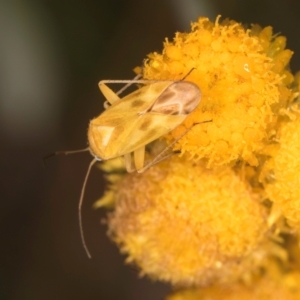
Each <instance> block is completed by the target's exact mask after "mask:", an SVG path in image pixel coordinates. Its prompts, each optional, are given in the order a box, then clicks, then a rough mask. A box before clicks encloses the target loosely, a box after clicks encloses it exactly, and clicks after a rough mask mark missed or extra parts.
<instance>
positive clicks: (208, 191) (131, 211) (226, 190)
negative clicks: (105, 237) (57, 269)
mask: <svg viewBox="0 0 300 300" xmlns="http://www.w3.org/2000/svg"><path fill="white" fill-rule="evenodd" d="M258 200H259V199H258V197H257V195H256V194H254V193H253V192H251V189H250V188H249V187H248V186H247V185H246V184H245V182H243V180H242V179H241V178H240V177H239V176H237V175H236V174H235V173H234V172H233V171H232V170H231V169H230V168H228V167H221V168H218V169H216V170H214V171H212V170H207V169H206V168H204V167H203V166H202V165H194V164H193V163H192V162H191V161H183V160H182V159H179V158H173V159H172V160H170V161H169V162H164V163H161V164H159V165H157V166H154V167H152V168H151V169H149V170H148V171H147V172H145V173H143V174H137V173H133V174H130V175H128V176H126V178H125V179H124V180H123V182H121V183H120V184H119V185H118V186H117V191H116V193H115V201H116V206H115V212H114V213H113V214H112V215H111V217H110V219H109V226H110V233H111V236H112V237H113V239H114V240H115V241H116V242H117V243H118V244H119V245H120V246H121V249H122V251H123V252H126V253H128V255H129V257H128V259H127V261H128V262H135V263H136V264H137V265H138V266H139V267H140V268H141V271H142V273H143V274H148V275H150V276H151V277H153V278H156V279H160V280H163V281H168V282H171V283H173V284H177V285H185V286H190V285H195V284H197V285H199V284H206V283H208V282H211V281H215V280H219V281H223V280H225V281H230V280H233V279H235V278H237V277H239V276H242V275H245V274H246V273H247V272H248V270H249V269H250V266H249V264H248V265H247V266H246V264H243V263H242V259H243V258H245V257H247V256H248V255H249V253H251V252H252V251H253V250H255V249H256V248H257V246H258V244H259V243H260V242H261V240H262V238H263V236H264V234H265V233H266V231H267V225H266V222H265V221H266V218H265V216H266V211H265V208H264V207H263V206H262V205H261V204H260V203H259V201H258Z"/></svg>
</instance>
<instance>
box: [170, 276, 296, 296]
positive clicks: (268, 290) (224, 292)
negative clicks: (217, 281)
mask: <svg viewBox="0 0 300 300" xmlns="http://www.w3.org/2000/svg"><path fill="white" fill-rule="evenodd" d="M299 284H300V273H299V272H295V273H290V274H286V275H285V276H284V277H282V278H280V280H279V279H277V280H275V279H274V278H269V277H264V278H260V279H257V280H256V281H254V282H253V283H252V284H251V285H250V286H247V285H245V284H243V283H236V284H232V285H227V286H226V285H223V286H216V285H214V286H211V287H207V288H201V289H189V290H183V291H180V292H177V293H174V294H173V295H172V296H169V297H168V298H167V299H166V300H254V299H255V300H270V299H271V300H275V299H278V300H298V299H300V289H299Z"/></svg>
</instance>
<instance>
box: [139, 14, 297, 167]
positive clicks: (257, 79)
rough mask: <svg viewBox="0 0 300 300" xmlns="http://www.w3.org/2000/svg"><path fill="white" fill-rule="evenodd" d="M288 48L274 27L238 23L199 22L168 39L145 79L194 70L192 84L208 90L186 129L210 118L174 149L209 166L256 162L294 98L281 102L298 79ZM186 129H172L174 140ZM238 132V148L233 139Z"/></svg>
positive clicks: (148, 65) (174, 76) (154, 56)
mask: <svg viewBox="0 0 300 300" xmlns="http://www.w3.org/2000/svg"><path fill="white" fill-rule="evenodd" d="M285 44H286V39H285V37H282V36H277V37H275V38H274V37H273V33H272V28H271V27H266V28H260V27H259V26H257V25H256V26H252V27H251V28H249V29H246V28H245V27H243V26H242V25H241V24H239V23H236V22H234V21H228V20H224V21H223V22H219V18H217V20H216V22H214V23H213V22H211V21H209V20H208V19H207V18H199V20H198V22H195V23H193V24H192V31H191V32H190V33H187V34H182V33H177V34H176V35H175V38H174V39H173V41H169V40H166V42H165V43H164V49H163V51H162V53H156V52H155V53H151V54H150V55H149V59H148V61H147V62H146V63H145V66H144V70H143V75H144V77H145V78H146V79H182V78H185V75H186V74H188V72H189V71H191V70H192V69H193V71H192V72H191V74H189V75H188V76H187V78H185V80H189V81H192V82H194V83H196V84H197V85H198V86H199V88H200V90H201V92H202V100H201V103H200V105H199V106H198V108H197V109H196V110H195V111H194V112H193V113H192V114H191V115H190V116H189V118H187V120H186V122H184V123H183V124H182V125H181V126H179V127H183V128H188V127H189V126H191V125H190V124H199V123H201V122H203V121H207V120H211V122H210V123H207V124H206V125H205V126H202V125H197V126H194V127H193V128H192V130H190V131H189V133H188V134H186V135H185V136H184V137H183V138H181V139H180V140H179V141H178V142H177V143H176V145H175V147H174V150H178V151H180V152H181V153H187V154H189V156H190V158H192V159H194V161H197V160H199V159H200V158H205V159H207V161H208V166H214V165H224V164H228V163H232V162H235V161H237V160H244V161H245V162H247V163H249V164H251V165H257V164H258V159H257V157H258V156H259V155H260V153H261V152H262V150H263V148H264V146H265V145H266V144H268V143H269V142H270V133H271V131H272V129H273V128H272V126H273V125H274V123H276V114H277V113H278V110H279V108H280V107H286V106H287V102H289V101H290V100H291V97H289V95H287V97H285V99H283V97H282V87H284V86H285V84H289V83H290V80H292V76H291V74H290V72H289V70H288V63H289V61H290V58H291V56H292V54H293V52H292V51H290V50H288V49H285ZM157 66H159V70H160V72H158V68H157ZM284 78H286V79H284ZM276 104H280V105H277V106H276ZM253 107H257V108H259V109H256V110H255V112H254V111H253V110H251V108H253ZM232 122H234V123H235V125H234V126H233V124H232ZM216 130H217V131H218V132H219V133H217V132H216ZM181 132H182V130H181V129H180V128H177V129H175V130H173V131H172V132H171V133H170V134H169V135H168V136H167V140H169V142H171V141H174V140H176V139H178V138H179V136H180V133H181ZM202 135H205V136H206V139H205V141H204V142H205V144H203V139H201V138H200V137H201V136H202ZM237 135H238V136H239V137H241V138H242V140H241V141H240V142H239V146H237V144H236V143H235V139H233V138H232V137H236V136H237ZM207 141H208V143H207ZM220 145H221V146H220ZM224 150H226V151H224Z"/></svg>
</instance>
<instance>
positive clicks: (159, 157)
mask: <svg viewBox="0 0 300 300" xmlns="http://www.w3.org/2000/svg"><path fill="white" fill-rule="evenodd" d="M211 121H212V120H209V121H203V122H199V123H195V124H193V125H192V126H191V127H189V128H188V129H187V130H186V131H185V132H184V133H183V134H182V135H181V136H179V137H178V138H177V139H175V140H174V141H173V142H172V143H171V144H170V145H168V146H167V147H165V149H163V150H162V151H161V152H160V153H159V154H158V155H157V156H156V157H154V159H153V160H151V161H150V162H148V163H147V164H146V165H145V166H144V167H143V168H141V169H138V170H137V172H138V173H143V172H145V171H146V170H147V169H149V168H150V167H152V166H153V165H156V164H158V163H159V162H161V161H162V160H164V159H166V158H168V157H170V156H172V155H174V154H176V153H177V152H176V151H174V152H171V153H168V154H166V152H167V151H168V150H170V149H171V148H172V147H173V146H174V145H175V144H176V143H177V142H178V141H179V140H180V139H181V138H183V137H184V136H185V135H186V134H187V133H188V132H189V131H190V130H191V129H192V128H193V127H194V126H196V125H199V124H203V123H208V122H211Z"/></svg>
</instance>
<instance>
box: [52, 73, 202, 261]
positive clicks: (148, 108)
mask: <svg viewBox="0 0 300 300" xmlns="http://www.w3.org/2000/svg"><path fill="white" fill-rule="evenodd" d="M192 70H193V69H192ZM192 70H191V71H192ZM191 71H190V72H191ZM190 72H189V73H188V74H187V75H186V76H185V78H186V77H187V76H188V75H189V74H190ZM139 77H140V76H137V77H136V78H134V79H133V80H102V81H100V82H99V88H100V90H101V92H102V94H103V95H104V97H105V98H106V100H107V101H106V102H105V103H104V108H105V111H104V112H103V113H102V114H101V115H100V116H98V117H97V118H95V119H93V120H91V121H90V124H89V128H88V143H89V147H88V148H87V149H83V150H79V151H65V152H56V154H58V153H64V154H70V153H75V152H81V151H87V150H89V151H90V152H91V154H92V156H94V159H93V160H92V162H91V163H90V165H89V167H88V170H87V173H86V176H85V179H84V183H83V186H82V189H81V195H80V200H79V205H78V211H79V227H80V234H81V239H82V244H83V247H84V249H85V251H86V253H87V256H88V257H89V258H91V255H90V252H89V250H88V248H87V246H86V242H85V238H84V233H83V227H82V216H81V207H82V202H83V196H84V191H85V187H86V183H87V179H88V176H89V173H90V170H91V168H92V166H93V165H94V164H95V162H97V161H103V160H109V159H112V158H116V157H120V156H124V159H125V166H126V170H127V171H128V172H133V171H137V172H139V173H142V172H144V171H145V170H146V169H148V168H149V167H151V166H152V165H154V164H156V163H158V162H160V161H161V160H163V159H165V158H167V157H169V156H170V155H172V153H171V154H170V153H169V154H167V155H165V152H167V150H168V149H170V148H171V146H172V145H173V144H174V143H176V142H177V141H178V140H179V139H180V138H181V137H182V136H183V135H184V134H186V133H187V132H188V131H189V130H190V129H191V128H188V129H187V130H186V132H185V133H184V134H183V135H182V136H181V137H179V138H177V140H175V141H174V142H173V143H172V145H170V146H168V147H167V148H165V149H164V150H163V151H162V152H161V153H160V154H158V155H157V156H156V157H155V158H154V159H153V160H152V161H150V162H148V163H146V164H145V146H146V145H147V144H149V143H151V142H153V141H154V140H156V139H158V138H159V137H161V136H163V135H165V134H167V133H168V132H170V131H171V130H173V129H174V128H176V127H177V126H178V125H180V124H181V123H182V122H183V121H184V120H185V119H186V117H187V116H188V115H189V114H190V113H191V112H192V111H193V110H194V109H195V108H196V107H197V106H198V104H199V103H200V100H201V92H200V89H199V87H198V86H197V85H196V84H194V83H192V82H190V81H185V80H184V79H185V78H184V79H183V80H177V81H174V80H173V81H172V80H138V78H139ZM106 83H126V85H125V86H124V87H123V88H122V89H121V90H120V91H119V92H117V93H115V92H113V91H112V90H111V89H110V88H109V87H108V86H107V85H106ZM133 83H138V84H146V85H145V86H143V87H141V88H139V89H137V90H136V91H134V92H132V93H131V94H128V95H127V96H125V97H124V98H120V97H119V94H120V93H121V92H123V91H124V90H125V89H126V88H127V87H128V86H129V85H131V84H133ZM132 156H133V163H132Z"/></svg>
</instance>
